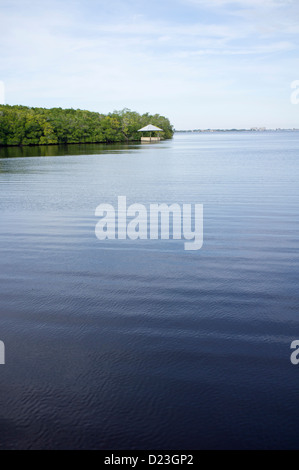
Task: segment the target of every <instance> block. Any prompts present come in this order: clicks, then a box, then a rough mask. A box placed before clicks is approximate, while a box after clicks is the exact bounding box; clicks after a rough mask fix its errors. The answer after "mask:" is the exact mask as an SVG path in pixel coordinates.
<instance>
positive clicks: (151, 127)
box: [138, 124, 163, 132]
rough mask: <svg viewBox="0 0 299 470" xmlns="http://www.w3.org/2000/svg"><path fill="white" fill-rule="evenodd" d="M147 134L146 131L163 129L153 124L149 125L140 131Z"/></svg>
mask: <svg viewBox="0 0 299 470" xmlns="http://www.w3.org/2000/svg"><path fill="white" fill-rule="evenodd" d="M143 131H144V132H146V131H162V132H163V129H160V128H159V127H156V126H153V125H152V124H149V125H148V126H145V127H143V128H142V129H139V131H138V132H143Z"/></svg>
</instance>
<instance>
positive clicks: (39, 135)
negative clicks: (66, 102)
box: [0, 105, 174, 146]
mask: <svg viewBox="0 0 299 470" xmlns="http://www.w3.org/2000/svg"><path fill="white" fill-rule="evenodd" d="M148 124H153V125H154V126H157V127H159V128H160V129H163V132H160V133H159V134H160V136H161V138H163V139H170V138H172V136H173V132H174V129H173V127H172V125H171V124H170V122H169V119H167V118H166V117H164V116H160V115H159V114H154V115H150V114H148V113H146V114H142V115H141V114H139V113H137V112H134V111H131V110H129V109H123V110H122V111H114V112H113V113H109V114H106V115H105V114H99V113H95V112H91V111H83V110H80V109H62V108H52V109H45V108H30V107H27V106H9V105H0V146H8V145H49V144H75V143H97V142H107V143H110V142H128V141H138V140H140V139H141V132H138V129H141V128H142V127H144V126H147V125H148Z"/></svg>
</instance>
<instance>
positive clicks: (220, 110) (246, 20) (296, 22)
mask: <svg viewBox="0 0 299 470" xmlns="http://www.w3.org/2000/svg"><path fill="white" fill-rule="evenodd" d="M298 80H299V0H151V1H150V0H126V1H124V0H109V1H107V0H84V1H83V0H51V1H48V0H0V103H1V102H2V103H3V102H4V100H5V102H6V104H10V105H14V104H23V105H27V106H38V107H45V108H50V107H62V108H75V109H77V108H80V109H88V110H91V111H98V112H101V113H108V112H112V111H114V110H121V109H123V108H129V109H131V110H133V111H137V112H140V113H145V112H149V113H153V114H155V113H159V114H161V115H163V116H167V117H168V118H169V119H170V121H171V123H172V124H173V125H174V127H175V128H176V129H198V128H200V129H206V128H221V129H230V128H251V127H267V128H277V127H281V128H294V127H295V128H299V104H295V103H294V100H291V94H292V93H294V89H292V88H291V85H292V83H293V82H294V81H298ZM297 85H298V87H299V82H297ZM4 87H5V88H4ZM4 89H5V92H4ZM292 101H293V104H292ZM297 101H298V100H297Z"/></svg>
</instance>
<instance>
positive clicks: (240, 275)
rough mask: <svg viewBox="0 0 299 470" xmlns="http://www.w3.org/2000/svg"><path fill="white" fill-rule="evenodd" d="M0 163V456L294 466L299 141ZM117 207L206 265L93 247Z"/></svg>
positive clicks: (273, 139) (233, 139)
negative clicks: (219, 452) (158, 223)
mask: <svg viewBox="0 0 299 470" xmlns="http://www.w3.org/2000/svg"><path fill="white" fill-rule="evenodd" d="M0 157H2V158H1V159H0V214H1V226H0V280H1V282H0V302H1V303H0V307H1V310H0V339H1V340H2V341H4V342H5V345H6V365H5V366H1V367H0V384H1V387H0V448H5V449H7V448H14V449H16V448H18V449H20V448H22V449H27V448H34V449H40V448H43V449H51V448H52V449H62V448H63V449H68V448H77V449H80V448H82V449H91V448H98V449H175V450H179V449H181V450H183V449H210V448H214V449H215V448H243V449H246V448H263V449H265V448H266V449H267V448H299V406H298V393H299V365H298V366H293V365H292V364H291V362H290V353H291V350H290V343H291V342H292V341H293V340H295V339H299V289H298V279H299V238H298V229H299V211H298V205H299V184H298V181H299V133H291V132H290V133H287V132H285V133H283V132H282V133H252V134H251V133H235V134H234V133H225V134H221V133H219V134H202V135H193V134H185V135H181V134H180V135H176V136H175V138H174V139H173V140H172V141H164V142H161V143H159V144H154V145H139V144H132V145H115V146H103V145H88V146H84V145H83V146H69V147H49V148H47V147H43V148H26V149H22V150H20V149H15V148H10V149H2V150H0ZM119 195H124V196H127V199H128V204H131V203H135V202H137V203H141V204H145V205H148V204H149V203H153V202H166V203H168V204H170V203H172V202H177V203H179V204H182V203H192V204H194V203H202V204H204V246H203V248H202V249H201V250H200V251H197V252H186V251H184V248H183V247H184V244H183V241H180V240H176V241H174V240H170V241H165V240H164V241H161V240H158V241H136V242H132V241H117V240H116V241H106V242H100V241H99V240H97V238H96V237H95V225H96V223H97V220H98V219H97V218H96V217H95V215H94V213H95V209H96V207H97V206H98V205H99V204H101V203H103V202H108V203H111V204H114V205H116V201H117V196H119Z"/></svg>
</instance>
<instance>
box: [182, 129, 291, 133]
mask: <svg viewBox="0 0 299 470" xmlns="http://www.w3.org/2000/svg"><path fill="white" fill-rule="evenodd" d="M213 132H299V129H263V128H261V129H259V128H254V129H193V130H192V129H190V130H175V131H174V133H175V134H179V133H189V134H190V133H192V134H202V133H213Z"/></svg>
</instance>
